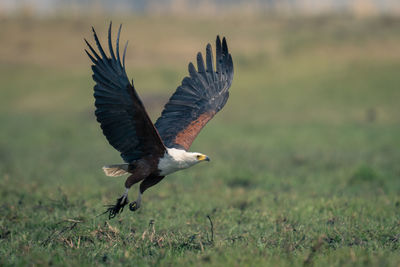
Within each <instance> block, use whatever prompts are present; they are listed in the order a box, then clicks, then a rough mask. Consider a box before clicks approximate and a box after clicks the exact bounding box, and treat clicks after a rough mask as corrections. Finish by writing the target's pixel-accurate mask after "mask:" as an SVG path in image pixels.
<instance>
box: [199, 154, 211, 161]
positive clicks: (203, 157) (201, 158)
mask: <svg viewBox="0 0 400 267" xmlns="http://www.w3.org/2000/svg"><path fill="white" fill-rule="evenodd" d="M198 160H199V161H210V158H209V157H207V156H206V155H201V156H199V157H198Z"/></svg>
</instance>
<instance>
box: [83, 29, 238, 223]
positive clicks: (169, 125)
mask: <svg viewBox="0 0 400 267" xmlns="http://www.w3.org/2000/svg"><path fill="white" fill-rule="evenodd" d="M121 26H122V25H120V26H119V29H118V35H117V39H116V42H115V46H116V47H115V51H114V48H113V41H112V34H111V29H112V23H110V25H109V28H108V49H109V52H108V54H109V55H107V54H106V52H105V51H104V49H103V47H102V45H101V43H100V41H99V38H98V36H97V34H96V31H95V30H94V28H93V27H92V31H93V37H94V41H95V43H96V46H97V51H96V50H95V49H94V48H93V46H92V45H90V43H89V42H88V41H87V40H86V39H85V42H86V44H87V47H88V49H85V52H86V54H87V55H88V56H89V58H90V60H91V61H92V62H93V65H92V66H91V68H92V71H93V75H92V78H93V80H94V81H95V83H96V84H95V86H94V98H95V103H94V105H95V108H96V109H95V116H96V119H97V121H98V122H99V123H100V127H101V129H102V132H103V134H104V136H105V137H106V138H107V140H108V142H109V143H110V144H111V146H113V147H114V148H115V149H116V150H118V151H119V152H120V153H121V157H122V159H123V161H124V163H122V164H113V165H107V166H104V167H103V170H104V172H105V174H106V175H107V176H121V175H124V174H129V176H128V178H127V179H126V181H125V192H124V194H123V195H122V196H121V197H120V198H118V199H117V201H116V203H115V205H109V206H108V209H107V210H106V212H104V213H108V214H109V219H111V218H114V217H115V216H116V215H117V214H119V213H121V212H122V211H123V209H124V207H125V206H126V205H127V204H128V203H129V201H128V191H129V189H130V188H131V187H132V186H133V185H134V184H136V183H138V182H141V183H140V186H139V193H138V197H137V199H136V200H135V201H133V202H131V203H129V209H130V210H131V211H136V210H137V209H139V208H140V206H141V201H142V194H143V193H144V191H146V189H148V188H149V187H151V186H153V185H155V184H157V183H158V182H160V181H161V180H162V179H163V178H164V177H165V176H167V175H169V174H171V173H173V172H176V171H179V170H183V169H186V168H189V167H191V166H193V165H196V164H198V163H200V162H204V161H210V159H209V157H208V156H206V155H205V154H202V153H198V152H189V148H190V146H191V144H192V143H193V141H194V139H195V138H196V136H197V135H198V134H199V132H200V130H201V129H202V128H203V127H204V126H205V125H206V123H207V122H208V121H209V120H211V119H212V118H213V117H214V115H215V114H216V113H217V112H218V111H220V110H221V109H222V108H223V107H224V105H225V104H226V102H227V100H228V97H229V88H230V87H231V84H232V79H233V61H232V56H231V54H230V53H229V51H228V46H227V42H226V39H225V37H224V38H223V39H222V42H221V39H220V37H219V36H217V38H216V43H215V46H216V60H215V63H214V59H213V53H212V48H211V45H210V44H208V45H207V46H206V57H205V62H204V59H203V56H202V54H201V53H200V52H199V53H198V54H197V70H196V68H195V67H194V65H193V63H189V66H188V71H189V76H187V77H185V78H184V79H183V80H182V83H181V85H179V86H178V88H177V89H176V91H175V93H174V94H173V95H172V96H171V97H170V99H169V100H168V102H167V103H166V105H165V106H164V110H163V111H162V113H161V116H160V117H159V118H158V119H157V121H156V123H155V124H153V123H152V121H151V119H150V117H149V115H148V114H147V112H146V109H145V107H144V105H143V103H142V101H141V100H140V98H139V95H138V93H137V91H136V90H135V87H134V85H133V80H132V81H131V82H130V80H129V79H128V76H127V74H126V69H125V55H126V50H127V46H128V42H126V44H125V47H124V51H123V56H122V60H121V57H120V52H119V50H120V48H119V40H120V34H121ZM88 50H90V51H88Z"/></svg>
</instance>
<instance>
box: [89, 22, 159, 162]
mask: <svg viewBox="0 0 400 267" xmlns="http://www.w3.org/2000/svg"><path fill="white" fill-rule="evenodd" d="M111 27H112V24H111V23H110V27H109V29H108V46H109V52H110V57H107V55H106V54H105V52H104V50H103V48H102V46H101V44H100V41H99V39H98V37H97V34H96V32H95V30H94V29H93V28H92V30H93V35H94V39H95V42H96V45H97V48H98V51H99V53H97V52H96V51H95V49H94V48H93V47H92V46H91V45H90V44H89V42H87V41H86V40H85V42H86V44H87V45H88V47H89V50H90V52H91V53H89V52H88V51H87V50H85V51H86V53H87V54H88V56H89V58H90V60H91V61H92V62H93V64H94V65H93V66H92V70H93V76H92V77H93V80H94V81H95V82H96V85H95V86H94V97H95V99H96V100H95V106H96V111H95V115H96V117H97V121H98V122H100V126H101V129H102V130H103V134H104V135H105V136H106V138H107V140H108V142H109V143H110V144H111V145H112V146H113V147H114V148H115V149H117V150H118V151H119V152H121V157H122V158H123V159H124V161H126V162H128V163H131V162H133V161H134V160H138V159H140V158H142V157H144V156H148V155H151V154H152V155H154V154H158V155H159V156H161V155H162V154H164V151H165V147H164V144H163V143H162V141H161V138H160V137H159V135H158V132H157V130H156V129H155V128H154V125H153V123H152V122H151V120H150V118H149V117H148V115H147V113H146V110H145V108H144V106H143V104H142V102H141V100H140V99H139V96H138V95H137V93H136V91H135V89H134V87H133V84H131V83H130V82H129V79H128V77H127V75H126V72H125V54H126V48H127V44H126V45H125V48H124V53H123V57H122V64H121V58H120V55H119V39H120V34H121V26H120V27H119V29H118V36H117V41H116V52H115V53H114V50H113V47H112V39H111Z"/></svg>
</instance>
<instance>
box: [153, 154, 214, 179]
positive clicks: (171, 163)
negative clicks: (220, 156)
mask: <svg viewBox="0 0 400 267" xmlns="http://www.w3.org/2000/svg"><path fill="white" fill-rule="evenodd" d="M167 151H168V153H167V154H166V155H165V156H164V157H163V158H162V159H161V160H160V162H159V165H158V169H159V170H161V174H162V175H167V174H170V173H173V172H176V171H178V170H182V169H186V168H189V167H191V166H193V165H195V164H197V163H200V162H203V161H210V159H209V157H207V156H206V155H204V154H202V153H198V152H187V151H185V150H183V149H176V148H168V149H167Z"/></svg>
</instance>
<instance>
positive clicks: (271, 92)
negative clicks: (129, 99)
mask: <svg viewBox="0 0 400 267" xmlns="http://www.w3.org/2000/svg"><path fill="white" fill-rule="evenodd" d="M110 21H113V24H114V28H113V30H114V33H116V29H117V25H119V24H120V23H122V24H123V28H122V37H121V38H122V41H126V40H129V47H128V52H127V58H126V61H127V62H126V65H127V73H128V77H130V78H133V79H134V84H135V87H136V89H137V91H138V93H139V95H140V96H141V97H142V99H143V102H144V104H145V106H146V107H147V110H148V112H149V114H150V116H151V117H152V119H153V120H154V121H155V120H156V118H157V117H158V116H159V114H160V112H161V110H162V107H163V105H164V104H165V103H166V101H167V100H168V98H169V96H170V95H171V94H172V93H173V92H174V91H175V89H176V87H177V86H178V85H179V84H180V82H181V80H182V79H183V77H184V76H186V75H187V64H188V63H189V62H190V61H194V60H195V55H196V53H197V52H198V51H204V50H205V46H206V44H207V43H208V42H210V43H211V44H214V41H215V37H216V35H217V34H220V35H222V36H226V37H227V39H228V45H229V48H230V52H231V53H232V56H233V60H234V66H235V76H234V81H233V85H232V87H231V96H230V99H229V101H228V103H227V105H226V107H225V108H224V109H223V110H222V111H221V112H220V113H219V114H218V115H217V116H216V117H215V118H214V119H213V120H212V121H211V122H210V123H209V124H208V125H207V126H206V127H205V129H204V130H203V131H202V132H201V134H200V135H199V136H198V138H197V139H196V141H195V143H194V144H193V146H192V150H193V151H199V152H203V153H205V154H207V155H209V156H210V157H211V159H212V161H211V162H210V163H209V164H200V165H198V166H196V167H193V168H192V169H189V170H186V171H184V172H178V173H176V174H173V175H170V176H169V177H167V178H166V179H164V180H163V181H162V182H161V183H160V184H159V185H157V186H155V187H153V188H151V189H149V190H148V191H146V193H145V195H144V199H143V205H142V208H141V209H140V210H139V211H138V212H137V213H131V212H130V211H129V210H126V211H124V212H123V213H122V214H121V215H120V216H119V217H118V218H117V219H114V220H112V221H108V220H107V217H106V216H99V217H96V216H97V215H99V214H100V213H101V212H102V211H104V210H105V208H104V205H106V204H111V203H113V202H114V201H115V199H116V198H117V197H118V196H119V195H120V194H121V193H122V192H123V190H124V189H123V183H124V178H110V177H106V176H105V175H104V174H103V173H102V171H101V167H102V166H103V165H105V164H110V163H119V162H121V159H120V157H119V154H118V152H116V151H115V150H114V149H113V148H112V147H111V146H109V144H108V143H107V141H106V139H105V138H104V136H103V135H102V133H101V131H100V128H99V125H98V124H97V122H96V121H95V117H94V114H93V112H94V106H93V103H94V99H93V96H92V94H93V89H92V88H93V85H94V82H93V81H92V80H91V70H90V65H91V62H90V60H89V59H88V58H87V56H86V55H85V53H84V48H85V44H84V41H83V38H86V39H88V40H89V41H90V42H93V38H92V33H91V26H94V27H95V29H96V30H97V32H98V33H99V36H100V39H101V41H103V43H104V44H105V41H106V33H107V28H108V25H109V22H110ZM399 74H400V3H399V1H395V0H385V1H378V0H354V1H351V0H348V1H333V0H332V1H329V0H325V1H315V0H314V1H313V0H286V1H274V0H268V1H261V0H258V1H240V0H237V1H217V0H214V1H213V0H208V1H191V0H170V1H156V0H152V1H143V0H134V1H127V0H119V1H105V0H103V1H101V0H81V1H79V0H69V1H67V0H58V1H56V0H54V1H49V0H19V1H15V0H1V1H0V81H1V85H0V196H1V205H0V215H1V216H0V263H1V264H4V265H26V264H32V265H44V266H46V265H54V264H55V265H74V266H76V265H95V264H96V265H98V264H114V265H123V264H134V265H138V266H141V265H185V266H187V265H218V266H220V265H237V266H239V265H240V266H242V265H247V266H257V265H260V266H265V265H280V266H282V265H283V266H300V265H312V264H315V265H337V266H343V265H348V266H355V265H358V266H363V265H373V266H398V264H399V262H400V256H399V255H400V254H399V242H400V241H399V239H400V235H399V233H400V215H399V214H400V164H399V162H400V125H399V123H400V116H399V115H400V105H399V100H400V86H399V85H400V75H399ZM136 190H137V188H136V187H135V188H133V189H132V190H131V193H130V199H131V200H133V199H134V198H135V196H136ZM207 216H209V218H210V220H209V219H208V217H207ZM211 222H212V224H211Z"/></svg>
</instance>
